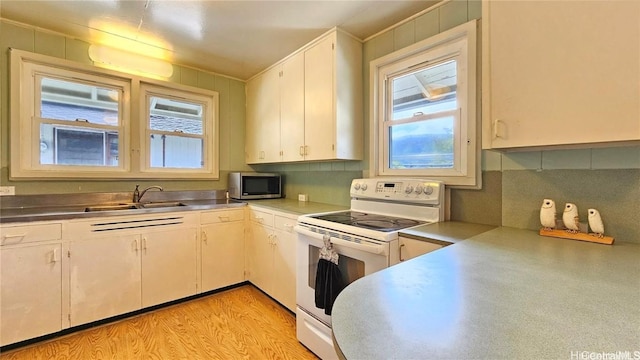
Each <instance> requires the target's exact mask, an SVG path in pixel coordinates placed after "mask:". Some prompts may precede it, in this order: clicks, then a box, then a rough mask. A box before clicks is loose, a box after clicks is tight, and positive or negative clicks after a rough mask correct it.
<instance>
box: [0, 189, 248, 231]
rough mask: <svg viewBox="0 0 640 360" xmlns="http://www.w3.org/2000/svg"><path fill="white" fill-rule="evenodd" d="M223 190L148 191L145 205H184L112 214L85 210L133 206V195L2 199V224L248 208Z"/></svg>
mask: <svg viewBox="0 0 640 360" xmlns="http://www.w3.org/2000/svg"><path fill="white" fill-rule="evenodd" d="M225 195H226V193H225V192H221V191H219V190H218V191H216V190H213V191H163V192H157V191H154V192H148V193H147V194H146V195H145V197H144V199H143V202H163V201H175V202H180V203H182V204H184V206H169V207H159V208H141V209H127V210H109V211H89V212H87V211H86V208H87V207H92V206H104V205H117V204H128V203H131V199H132V197H131V193H87V194H51V195H23V196H15V197H6V198H3V199H2V207H0V223H3V224H4V223H15V222H31V221H48V220H66V219H79V218H96V217H106V216H125V215H126V216H131V215H143V214H153V213H163V212H178V211H198V210H211V209H221V208H233V207H241V206H246V205H247V203H246V202H244V201H239V200H233V199H226V197H225Z"/></svg>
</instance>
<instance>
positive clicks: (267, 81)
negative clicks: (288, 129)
mask: <svg viewBox="0 0 640 360" xmlns="http://www.w3.org/2000/svg"><path fill="white" fill-rule="evenodd" d="M279 74H280V70H279V69H276V68H272V69H270V70H269V71H267V72H264V73H262V74H260V75H259V76H258V77H256V78H253V79H252V81H249V82H247V90H246V91H247V120H246V148H245V160H246V162H247V163H248V164H254V163H269V162H277V161H279V159H280V84H279V82H280V75H279Z"/></svg>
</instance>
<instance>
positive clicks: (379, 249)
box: [295, 225, 386, 254]
mask: <svg viewBox="0 0 640 360" xmlns="http://www.w3.org/2000/svg"><path fill="white" fill-rule="evenodd" d="M295 230H296V232H297V233H299V234H302V235H305V236H309V237H312V238H314V239H317V240H321V241H322V239H323V235H322V234H318V233H315V232H313V231H309V230H307V229H306V228H304V227H302V226H300V225H296V227H295ZM330 241H331V243H332V244H334V245H340V246H344V247H348V248H352V249H356V250H361V251H366V252H368V253H371V254H385V253H386V251H385V250H386V249H385V246H384V245H376V244H365V243H357V242H354V241H349V240H343V239H338V238H336V237H331V238H330Z"/></svg>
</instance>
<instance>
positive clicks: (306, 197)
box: [298, 194, 309, 201]
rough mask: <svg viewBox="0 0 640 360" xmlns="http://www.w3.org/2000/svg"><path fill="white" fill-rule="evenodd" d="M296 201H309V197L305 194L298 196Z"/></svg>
mask: <svg viewBox="0 0 640 360" xmlns="http://www.w3.org/2000/svg"><path fill="white" fill-rule="evenodd" d="M298 201H309V195H307V194H298Z"/></svg>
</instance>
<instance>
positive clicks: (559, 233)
mask: <svg viewBox="0 0 640 360" xmlns="http://www.w3.org/2000/svg"><path fill="white" fill-rule="evenodd" d="M540 235H542V236H550V237H556V238H562V239H570V240H579V241H588V242H594V243H598V244H606V245H612V244H613V241H614V240H615V239H614V238H612V237H611V236H603V237H598V235H596V234H587V233H581V232H579V233H575V234H574V233H570V232H568V231H566V230H556V229H552V230H545V229H540Z"/></svg>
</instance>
